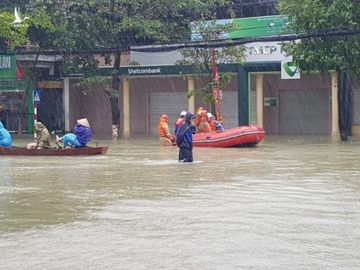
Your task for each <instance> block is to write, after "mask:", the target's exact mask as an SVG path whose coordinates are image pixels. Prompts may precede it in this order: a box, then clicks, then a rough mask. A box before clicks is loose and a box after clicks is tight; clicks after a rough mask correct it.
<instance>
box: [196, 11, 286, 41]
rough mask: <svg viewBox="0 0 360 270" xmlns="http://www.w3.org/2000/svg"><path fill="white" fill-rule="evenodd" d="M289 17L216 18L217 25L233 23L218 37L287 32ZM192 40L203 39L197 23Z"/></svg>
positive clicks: (275, 34) (243, 36) (273, 34)
mask: <svg viewBox="0 0 360 270" xmlns="http://www.w3.org/2000/svg"><path fill="white" fill-rule="evenodd" d="M288 21H289V17H288V16H284V15H274V16H261V17H249V18H235V19H223V20H216V22H215V23H216V24H217V25H232V26H233V27H232V29H231V30H230V31H228V32H226V31H222V32H221V33H220V34H219V35H218V39H238V38H249V37H265V36H277V35H281V34H285V33H287V30H286V26H287V25H288ZM204 25H205V27H207V25H209V26H210V25H211V23H210V21H207V22H205V24H204ZM191 40H192V41H199V40H203V37H202V34H201V30H200V29H198V28H197V27H196V26H195V24H194V26H193V28H192V33H191Z"/></svg>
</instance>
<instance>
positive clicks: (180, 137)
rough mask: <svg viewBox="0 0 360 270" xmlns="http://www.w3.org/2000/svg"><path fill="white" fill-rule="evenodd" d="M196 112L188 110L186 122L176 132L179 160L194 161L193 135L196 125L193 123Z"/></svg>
mask: <svg viewBox="0 0 360 270" xmlns="http://www.w3.org/2000/svg"><path fill="white" fill-rule="evenodd" d="M193 119H194V114H193V113H191V112H187V113H186V115H185V123H184V124H182V125H181V126H180V127H179V129H178V132H177V133H176V144H177V146H178V147H179V162H193V152H192V150H193V141H192V135H193V133H194V130H195V127H194V125H193V124H192V123H191V121H192V120H193Z"/></svg>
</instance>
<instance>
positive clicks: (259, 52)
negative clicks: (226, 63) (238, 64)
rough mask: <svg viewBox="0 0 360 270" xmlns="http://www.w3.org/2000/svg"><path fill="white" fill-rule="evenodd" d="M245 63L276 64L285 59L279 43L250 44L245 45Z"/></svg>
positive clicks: (285, 56)
mask: <svg viewBox="0 0 360 270" xmlns="http://www.w3.org/2000/svg"><path fill="white" fill-rule="evenodd" d="M245 48H246V51H245V59H246V62H248V63H249V62H277V61H281V60H283V59H285V58H287V55H286V53H285V52H284V51H283V50H282V47H281V43H279V42H252V43H248V44H246V45H245Z"/></svg>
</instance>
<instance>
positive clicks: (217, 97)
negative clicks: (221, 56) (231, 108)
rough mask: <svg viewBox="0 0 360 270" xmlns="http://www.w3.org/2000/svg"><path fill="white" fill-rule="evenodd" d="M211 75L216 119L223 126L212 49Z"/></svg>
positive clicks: (217, 77)
mask: <svg viewBox="0 0 360 270" xmlns="http://www.w3.org/2000/svg"><path fill="white" fill-rule="evenodd" d="M212 73H213V84H212V94H213V96H214V100H215V110H216V119H217V120H218V121H219V122H220V123H221V124H223V119H222V115H221V110H220V87H219V73H218V70H217V66H216V55H215V49H212Z"/></svg>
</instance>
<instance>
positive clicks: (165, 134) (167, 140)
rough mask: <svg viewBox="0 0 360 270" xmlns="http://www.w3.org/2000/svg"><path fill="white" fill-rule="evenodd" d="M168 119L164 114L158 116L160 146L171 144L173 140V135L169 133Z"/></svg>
mask: <svg viewBox="0 0 360 270" xmlns="http://www.w3.org/2000/svg"><path fill="white" fill-rule="evenodd" d="M168 120H169V117H168V116H167V115H166V114H163V115H161V116H160V120H159V126H158V129H159V136H160V145H162V146H170V145H173V141H174V136H172V135H171V134H170V129H169V125H168Z"/></svg>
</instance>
